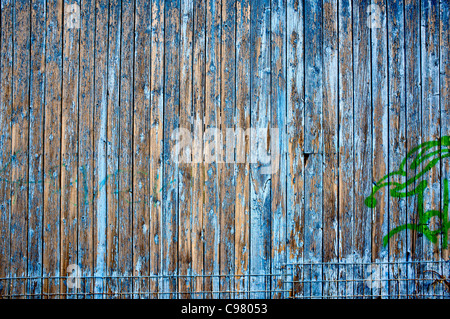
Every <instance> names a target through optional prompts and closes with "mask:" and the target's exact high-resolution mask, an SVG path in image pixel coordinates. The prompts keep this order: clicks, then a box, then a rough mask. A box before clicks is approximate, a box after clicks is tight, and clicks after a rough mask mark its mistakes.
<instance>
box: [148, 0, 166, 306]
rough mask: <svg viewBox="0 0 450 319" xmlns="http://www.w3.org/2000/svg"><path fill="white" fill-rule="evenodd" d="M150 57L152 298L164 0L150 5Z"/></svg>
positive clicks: (157, 250)
mask: <svg viewBox="0 0 450 319" xmlns="http://www.w3.org/2000/svg"><path fill="white" fill-rule="evenodd" d="M151 10H152V11H151V18H152V22H151V23H152V24H151V31H152V33H151V59H150V70H151V74H150V82H151V93H150V103H151V104H150V106H151V113H150V116H151V118H150V132H151V134H150V163H149V172H150V192H151V196H150V202H151V206H150V221H149V222H150V246H149V250H150V276H152V277H151V278H150V279H151V280H150V286H149V289H150V291H151V292H152V294H151V295H150V297H151V298H158V297H159V292H160V291H161V286H160V282H159V280H158V279H156V276H157V275H160V274H161V264H162V258H161V257H162V256H161V252H162V250H161V247H162V245H161V241H162V207H163V206H162V187H163V174H162V173H163V162H162V160H163V157H162V154H163V153H162V151H163V143H162V142H163V127H164V126H163V125H164V122H163V121H164V109H163V106H164V91H163V89H164V1H163V0H153V1H152V8H151Z"/></svg>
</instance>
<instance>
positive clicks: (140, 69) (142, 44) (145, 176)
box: [130, 0, 151, 298]
mask: <svg viewBox="0 0 450 319" xmlns="http://www.w3.org/2000/svg"><path fill="white" fill-rule="evenodd" d="M135 5H136V10H135V12H136V16H135V35H134V37H135V40H134V41H135V45H134V48H131V49H132V50H133V49H134V61H135V63H134V83H133V90H134V91H133V92H134V93H133V94H134V95H133V97H134V101H133V123H134V124H133V155H134V160H133V228H132V236H133V269H134V272H133V276H148V275H149V267H150V260H149V257H150V252H149V250H148V249H149V240H150V237H149V235H150V231H149V229H150V215H149V214H150V205H151V202H150V200H149V198H150V195H151V192H150V179H149V178H150V174H149V172H148V168H149V159H150V145H151V144H150V143H151V142H150V141H151V140H150V139H151V129H150V126H151V122H150V63H151V61H150V59H151V55H150V54H151V46H150V44H151V2H149V1H141V0H137V1H136V3H135ZM130 235H131V234H130ZM133 284H134V289H133V290H134V292H135V293H136V294H135V295H134V298H148V297H149V295H148V292H149V285H148V278H143V279H138V280H135V281H134V283H133Z"/></svg>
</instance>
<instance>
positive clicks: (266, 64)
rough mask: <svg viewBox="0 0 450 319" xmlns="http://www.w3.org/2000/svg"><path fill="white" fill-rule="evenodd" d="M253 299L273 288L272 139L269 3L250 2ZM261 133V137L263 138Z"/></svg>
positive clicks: (266, 293) (263, 296)
mask: <svg viewBox="0 0 450 319" xmlns="http://www.w3.org/2000/svg"><path fill="white" fill-rule="evenodd" d="M250 16H251V19H250V23H251V24H250V30H251V31H250V32H251V48H252V49H251V53H250V54H251V55H250V81H251V93H250V127H251V128H252V129H254V130H255V131H253V132H258V133H253V134H251V136H250V154H251V155H250V157H252V156H255V157H256V158H251V164H250V260H251V262H250V273H251V274H253V275H254V276H252V277H250V291H255V292H254V293H250V295H249V297H250V298H267V297H269V294H268V291H269V289H270V278H268V277H266V276H265V274H267V273H269V272H270V255H271V240H270V238H271V236H270V225H271V212H270V209H271V201H270V190H271V179H270V175H269V174H267V172H266V171H265V170H263V169H262V168H264V165H265V163H261V158H262V157H263V156H266V154H267V151H268V147H269V143H270V138H269V136H268V133H269V128H270V118H269V117H270V106H271V105H270V96H269V95H268V94H264V93H265V92H270V75H271V72H270V66H271V60H270V2H269V1H251V6H250ZM260 134H261V135H260Z"/></svg>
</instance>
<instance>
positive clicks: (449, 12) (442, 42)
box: [439, 1, 450, 274]
mask: <svg viewBox="0 0 450 319" xmlns="http://www.w3.org/2000/svg"><path fill="white" fill-rule="evenodd" d="M439 9H440V10H439V15H440V16H439V63H440V64H439V71H440V83H439V88H440V110H441V117H442V124H441V125H442V126H441V137H443V136H449V135H450V49H449V48H450V29H449V27H450V26H449V25H450V7H449V3H448V1H443V2H441V3H440V8H439ZM441 170H442V177H441V183H442V187H441V198H442V204H441V210H442V217H443V221H442V222H443V223H448V222H449V221H448V212H447V211H445V210H444V208H445V206H444V205H445V204H448V203H446V202H445V196H444V194H443V189H444V183H448V181H449V180H450V163H449V161H448V160H444V161H443V163H442V168H441ZM447 207H448V206H447ZM441 227H442V224H441ZM446 231H447V232H445V229H444V234H443V235H442V259H443V260H445V261H448V260H449V247H448V245H449V242H448V228H447V229H446ZM442 273H443V274H448V273H449V266H448V263H445V264H444V268H443V270H442Z"/></svg>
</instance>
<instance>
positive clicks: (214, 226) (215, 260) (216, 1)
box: [203, 0, 222, 298]
mask: <svg viewBox="0 0 450 319" xmlns="http://www.w3.org/2000/svg"><path fill="white" fill-rule="evenodd" d="M221 9H222V1H221V0H209V1H206V48H205V53H206V70H205V75H206V79H205V80H206V82H205V113H204V127H205V133H204V134H205V135H204V141H205V142H204V143H205V148H204V156H205V165H204V169H205V173H204V174H205V186H204V187H205V190H204V191H205V198H204V206H203V209H204V231H205V233H204V235H205V251H204V253H205V257H204V260H205V264H204V267H205V276H206V277H205V287H204V290H205V291H206V292H208V293H207V294H206V295H205V297H206V298H217V297H218V294H212V293H211V292H212V291H218V290H219V277H217V275H219V271H220V269H219V241H220V210H219V206H220V202H219V201H220V197H219V187H220V185H219V175H218V165H219V161H220V162H221V160H220V159H219V157H220V148H219V146H220V145H221V141H220V139H221V137H220V136H218V135H217V134H216V133H217V132H218V131H217V130H218V129H219V128H220V127H219V123H220V122H221V114H220V101H221V94H220V93H221V92H220V85H221V77H220V76H221V74H220V70H221V34H222V33H221V31H222V12H221ZM207 130H208V131H209V132H211V134H208V133H207Z"/></svg>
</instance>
